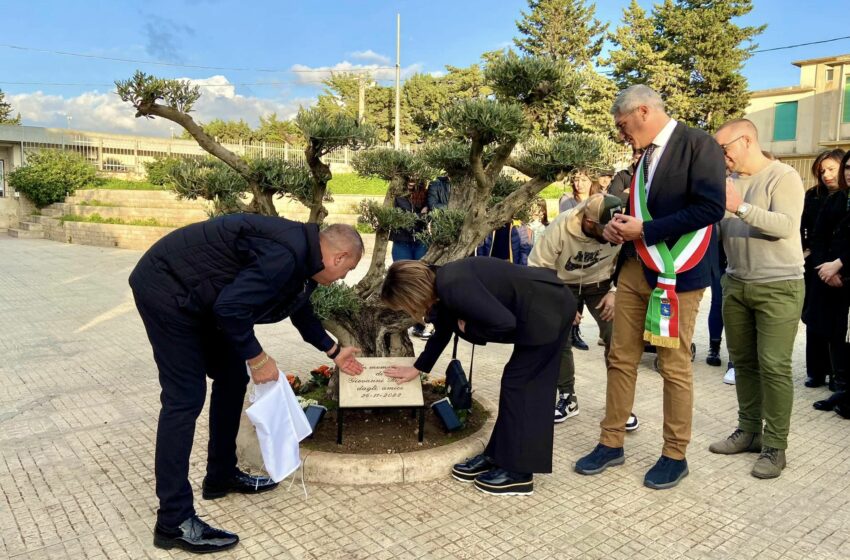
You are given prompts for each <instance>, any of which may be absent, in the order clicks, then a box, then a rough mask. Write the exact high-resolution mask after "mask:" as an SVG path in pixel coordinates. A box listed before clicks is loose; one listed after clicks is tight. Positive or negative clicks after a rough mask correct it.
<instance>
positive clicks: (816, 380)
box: [803, 376, 826, 389]
mask: <svg viewBox="0 0 850 560" xmlns="http://www.w3.org/2000/svg"><path fill="white" fill-rule="evenodd" d="M803 385H805V386H806V387H808V388H809V389H816V388H818V387H823V386H824V385H826V378H824V377H811V376H809V377H807V378H806V381H804V382H803Z"/></svg>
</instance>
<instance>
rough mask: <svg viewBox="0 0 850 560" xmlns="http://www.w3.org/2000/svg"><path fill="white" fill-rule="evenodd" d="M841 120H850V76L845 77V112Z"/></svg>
mask: <svg viewBox="0 0 850 560" xmlns="http://www.w3.org/2000/svg"><path fill="white" fill-rule="evenodd" d="M843 115H844V116H843V117H842V119H841V122H850V76H847V77H845V78H844V112H843Z"/></svg>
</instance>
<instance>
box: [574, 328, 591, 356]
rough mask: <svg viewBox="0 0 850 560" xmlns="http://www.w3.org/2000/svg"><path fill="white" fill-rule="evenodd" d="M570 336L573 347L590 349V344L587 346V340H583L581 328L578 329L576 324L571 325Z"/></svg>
mask: <svg viewBox="0 0 850 560" xmlns="http://www.w3.org/2000/svg"><path fill="white" fill-rule="evenodd" d="M572 338H573V348H578V349H579V350H590V346H588V345H587V342H585V341H584V339H583V338H582V337H581V329H579V327H578V325H574V326H573V330H572Z"/></svg>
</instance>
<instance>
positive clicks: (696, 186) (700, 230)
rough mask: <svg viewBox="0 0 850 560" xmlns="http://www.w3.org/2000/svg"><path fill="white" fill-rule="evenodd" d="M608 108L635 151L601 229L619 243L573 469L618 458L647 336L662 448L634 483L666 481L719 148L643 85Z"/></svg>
mask: <svg viewBox="0 0 850 560" xmlns="http://www.w3.org/2000/svg"><path fill="white" fill-rule="evenodd" d="M611 112H612V114H613V115H614V121H615V123H616V125H617V130H618V131H619V133H620V136H622V138H623V139H624V140H625V141H626V142H628V143H629V144H631V145H632V147H633V148H635V149H643V150H644V152H643V156H642V157H641V160H640V161H639V162H638V166H637V168H636V170H635V173H634V176H633V179H632V185H631V188H630V192H629V204H628V212H627V214H622V215H619V216H617V217H615V218H614V219H613V220H611V221H610V222H609V223H608V225H607V226H606V227H605V232H604V235H605V238H606V239H607V240H608V241H610V242H611V243H617V244H623V249H622V251H621V252H620V257H619V263H618V273H617V274H618V276H617V307H616V309H615V311H614V336H613V340H612V342H611V350H610V354H609V360H610V365H609V367H608V387H607V398H606V406H605V418H604V419H603V420H602V434H601V436H600V438H599V442H600V443H599V445H597V446H596V448H595V449H594V450H593V451H592V452H591V453H590V454H589V455H587V456H585V457H582V458H581V459H579V460H578V462H576V467H575V468H576V471H577V472H579V473H581V474H586V475H592V474H598V473H600V472H602V471H603V470H605V469H606V468H607V467H610V466H613V465H620V464H622V463H623V462H624V461H625V456H624V453H623V441H624V435H625V424H626V420H627V419H628V417H629V412H630V411H631V409H632V404H633V401H634V396H635V382H636V380H637V365H638V362H639V361H640V358H641V355H642V353H643V351H644V344H645V343H647V342H649V343H651V344H654V345H655V346H656V347H657V348H658V362H659V366H660V369H661V376H662V377H663V378H664V447H663V448H662V452H661V458H660V459H659V460H658V462H657V463H656V464H655V466H653V467H652V468H651V469H650V470H649V471H648V472H647V473H646V476H645V478H644V484H645V485H646V486H648V487H650V488H654V489H664V488H672V487H674V486H676V485H677V484H678V483H679V481H680V480H681V479H682V478H684V477H685V476H687V474H688V463H687V460H686V459H685V450H686V448H687V446H688V442H689V441H690V438H691V420H692V408H693V372H692V368H691V351H690V347H691V338H692V336H693V332H694V323H695V320H696V315H697V311H698V309H699V302H700V300H701V299H702V294H703V291H704V289H705V287H706V286H709V285H710V284H711V267H712V266H715V265H714V262H715V259H712V258H710V256H709V257H706V253H709V254H713V252H714V251H715V250H716V244H717V241H716V234H715V232H714V231H713V229H712V224H714V223H716V222H719V221H720V220H721V219H722V218H723V215H724V208H725V200H726V194H725V193H726V191H725V172H724V165H725V164H724V159H723V151H722V150H721V149H720V147H719V146H718V144H717V142H714V140H713V139H712V138H711V137H710V136H709V135H708V134H706V133H704V132H702V131H699V130H695V129H692V128H689V127H687V126H685V125H684V124H681V123H678V122H676V121H675V120H674V119H671V118H670V117H669V116H668V115H667V113H666V112H665V111H664V102H663V101H662V100H661V97H660V96H659V95H658V93H656V92H655V91H653V90H652V89H651V88H649V87H647V86H644V85H637V86H632V87H630V88H628V89H626V90H624V91H622V92H620V94H619V95H618V96H617V99H616V101H615V102H614V107H613V108H612V110H611ZM704 257H705V258H704Z"/></svg>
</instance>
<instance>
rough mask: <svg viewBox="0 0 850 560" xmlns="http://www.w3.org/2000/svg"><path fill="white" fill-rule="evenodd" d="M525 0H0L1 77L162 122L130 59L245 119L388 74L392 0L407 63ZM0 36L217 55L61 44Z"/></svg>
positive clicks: (831, 46)
mask: <svg viewBox="0 0 850 560" xmlns="http://www.w3.org/2000/svg"><path fill="white" fill-rule="evenodd" d="M640 3H641V5H642V6H643V7H644V8H649V7H650V6H651V5H652V2H649V1H641V2H640ZM627 5H628V0H602V1H600V2H598V3H597V17H598V18H599V19H601V20H603V21H607V22H611V26H612V28H613V27H614V26H616V25H617V24H618V23H619V21H620V18H621V16H622V10H623V8H624V7H625V6H627ZM837 5H838V3H836V2H834V1H830V2H826V1H822V0H817V1H808V2H802V1H800V0H794V1H792V0H756V1H755V8H754V10H753V12H752V13H751V14H750V15H748V16H747V17H746V18H743V19H742V21H741V23H742V24H754V25H755V24H760V23H767V24H768V28H767V30H766V31H765V33H764V34H762V35H761V36H760V37H759V38H758V39H757V42H758V43H759V45H760V48H771V47H778V46H784V45H789V44H794V43H804V42H810V41H819V40H824V39H829V38H833V37H840V36H843V35H850V10H847V9H839V8H838V7H837ZM526 8H527V3H526V1H525V0H453V1H445V0H430V1H422V0H406V1H403V0H395V1H388V0H383V1H380V0H358V1H353V0H351V1H342V0H336V1H329V0H324V1H321V0H318V1H307V0H302V1H280V0H278V1H274V2H273V1H253V0H242V1H239V2H237V1H231V0H169V1H162V0H149V1H147V2H143V3H142V2H129V1H124V0H114V1H112V2H103V1H97V2H95V1H86V0H80V1H75V2H67V1H48V0H29V1H26V2H21V1H20V0H16V1H7V0H0V14H3V18H4V20H5V21H4V23H3V25H2V33H0V89H2V90H3V91H4V92H6V93H7V100H9V101H11V102H12V103H13V105H14V106H15V108H16V109H18V110H20V111H21V112H22V114H23V118H24V123H25V124H31V125H39V126H67V124H68V123H69V121H68V119H67V116H69V115H70V116H71V121H70V124H71V126H72V127H74V128H80V129H88V130H111V131H116V132H133V133H141V134H163V133H165V134H167V130H168V125H167V123H161V122H159V123H151V122H145V121H140V120H136V119H134V118H133V115H132V111H131V110H130V109H129V107H127V106H124V105H122V104H121V103H120V101H119V100H117V98H116V96H115V95H114V94H111V93H110V92H111V89H112V88H111V86H110V84H111V83H112V82H113V81H114V80H116V79H122V78H125V77H128V76H130V75H131V74H132V73H133V72H134V71H135V70H136V69H137V68H141V69H143V70H145V71H148V72H151V73H154V74H157V75H160V76H163V77H173V78H191V79H193V80H198V82H199V83H201V84H203V85H204V92H205V95H204V97H203V98H202V101H201V102H200V103H199V104H198V107H197V113H196V118H198V119H199V120H202V121H203V120H209V119H210V118H214V117H221V118H244V119H246V120H247V121H249V122H251V123H252V124H255V123H256V122H257V119H258V117H259V115H262V114H268V113H271V112H273V111H274V112H277V113H278V114H279V115H281V116H283V117H288V116H290V115H291V114H292V113H293V112H294V111H296V110H297V108H298V106H299V105H302V104H304V105H306V104H309V103H310V102H311V101H312V100H313V99H314V98H315V96H316V95H317V93H318V92H319V91H320V89H321V85H320V84H317V83H316V82H317V81H319V80H320V79H321V78H322V77H323V76H325V75H326V74H325V72H324V71H326V70H327V69H330V68H338V69H339V68H346V67H355V68H357V67H369V66H371V67H373V68H375V70H374V72H375V74H376V75H377V77H379V78H386V79H390V78H391V77H392V73H393V71H392V70H390V69H386V70H384V68H388V67H391V66H392V65H393V64H394V60H395V14H396V12H400V13H401V18H402V34H401V63H402V67H403V75H409V74H411V73H414V72H439V71H441V70H443V68H444V66H445V65H447V64H450V65H454V66H466V65H469V64H471V63H474V62H477V61H478V59H479V56H480V55H481V53H483V52H485V51H489V50H494V49H499V48H502V47H504V46H507V45H509V44H510V41H511V39H512V38H513V37H514V36H515V35H516V26H515V20H516V19H517V18H518V17H519V16H520V11H521V10H523V9H526ZM9 45H12V46H18V47H27V48H30V49H43V50H46V51H66V52H75V53H83V54H87V55H93V56H101V57H110V58H121V59H134V60H143V61H162V62H168V63H173V64H183V65H187V66H207V67H224V68H226V69H212V68H192V67H180V66H161V65H152V64H142V63H133V62H120V61H110V60H101V59H98V58H81V57H71V56H63V55H59V54H54V53H51V52H39V51H37V50H20V49H15V48H9ZM843 53H850V39H845V40H842V41H837V42H833V43H827V44H822V45H812V46H807V47H801V48H795V49H789V50H783V51H777V52H773V53H762V54H756V55H755V56H754V57H753V58H752V59H750V61H749V62H748V63H747V66H746V68H745V72H744V73H745V75H746V77H747V79H748V80H749V83H750V87H751V88H752V89H765V88H771V87H780V86H790V85H795V84H796V83H798V79H799V71H798V69H797V68H796V67H795V66H792V65H791V62H792V61H794V60H801V59H806V58H814V57H819V56H830V55H835V54H843ZM237 69H244V70H237ZM259 70H272V71H259ZM293 70H299V71H297V72H293ZM13 82H18V83H13ZM22 82H24V83H22ZM258 82H264V83H268V82H274V84H273V85H261V84H259V83H258ZM386 83H390V82H386ZM65 84H74V85H65Z"/></svg>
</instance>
